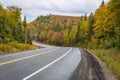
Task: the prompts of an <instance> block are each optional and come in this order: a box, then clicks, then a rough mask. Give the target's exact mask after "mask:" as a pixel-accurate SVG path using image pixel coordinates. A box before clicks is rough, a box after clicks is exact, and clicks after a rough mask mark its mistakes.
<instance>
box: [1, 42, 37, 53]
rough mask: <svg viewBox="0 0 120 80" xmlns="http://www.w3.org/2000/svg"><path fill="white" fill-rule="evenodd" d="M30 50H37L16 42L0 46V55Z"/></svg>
mask: <svg viewBox="0 0 120 80" xmlns="http://www.w3.org/2000/svg"><path fill="white" fill-rule="evenodd" d="M32 49H37V47H36V46H33V45H30V44H23V43H18V42H11V43H9V44H0V55H1V54H8V53H12V52H18V51H24V50H32Z"/></svg>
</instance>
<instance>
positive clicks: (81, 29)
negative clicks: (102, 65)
mask: <svg viewBox="0 0 120 80" xmlns="http://www.w3.org/2000/svg"><path fill="white" fill-rule="evenodd" d="M119 14H120V2H119V1H117V0H110V1H109V2H108V3H105V2H104V1H103V2H102V3H101V5H100V6H99V8H98V9H97V10H96V11H95V12H94V13H91V14H90V15H88V16H87V13H85V15H83V16H80V17H72V16H62V15H52V14H50V15H47V16H39V17H37V18H36V20H34V21H33V22H31V23H29V24H28V25H29V27H30V28H31V37H32V38H33V39H35V40H37V41H40V42H44V43H46V44H52V45H58V46H74V47H83V48H90V49H110V48H118V49H120V15H119Z"/></svg>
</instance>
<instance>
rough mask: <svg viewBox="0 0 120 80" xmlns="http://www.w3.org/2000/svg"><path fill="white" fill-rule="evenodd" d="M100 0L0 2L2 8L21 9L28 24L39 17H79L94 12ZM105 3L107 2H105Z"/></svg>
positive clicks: (22, 0)
mask: <svg viewBox="0 0 120 80" xmlns="http://www.w3.org/2000/svg"><path fill="white" fill-rule="evenodd" d="M101 1H102V0H92V1H91V0H0V2H1V3H2V4H3V6H4V7H6V6H11V5H15V6H18V7H20V8H22V17H23V16H24V15H26V16H27V18H28V19H27V20H28V22H30V21H32V20H33V19H35V18H36V17H37V16H39V15H47V14H50V13H52V14H60V15H72V16H80V15H82V14H84V13H85V12H87V13H88V14H89V13H90V12H94V11H95V9H97V8H98V7H99V5H100V3H101ZM105 1H106V2H107V1H108V0H105Z"/></svg>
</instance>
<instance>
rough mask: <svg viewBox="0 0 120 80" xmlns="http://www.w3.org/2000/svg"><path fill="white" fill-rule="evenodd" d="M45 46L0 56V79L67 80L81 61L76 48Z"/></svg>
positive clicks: (79, 53)
mask: <svg viewBox="0 0 120 80" xmlns="http://www.w3.org/2000/svg"><path fill="white" fill-rule="evenodd" d="M34 44H36V45H38V46H43V47H45V48H41V49H36V50H29V51H24V52H17V53H14V54H8V55H2V56H0V80H68V79H69V78H70V76H71V75H72V73H73V72H74V70H75V69H76V68H77V66H78V64H79V63H80V61H81V52H80V50H79V49H78V48H71V47H56V46H47V45H44V44H42V45H39V44H38V43H35V42H34Z"/></svg>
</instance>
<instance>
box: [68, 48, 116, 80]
mask: <svg viewBox="0 0 120 80" xmlns="http://www.w3.org/2000/svg"><path fill="white" fill-rule="evenodd" d="M80 51H81V54H82V59H81V61H80V63H79V65H78V66H77V68H76V70H75V71H74V72H73V74H71V77H70V78H69V80H117V79H116V78H115V76H114V75H113V74H112V72H111V71H110V70H109V69H108V68H107V67H106V65H105V64H104V63H103V62H102V61H100V60H99V59H98V58H97V57H96V56H95V55H93V54H91V52H89V51H87V50H84V49H80Z"/></svg>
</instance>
